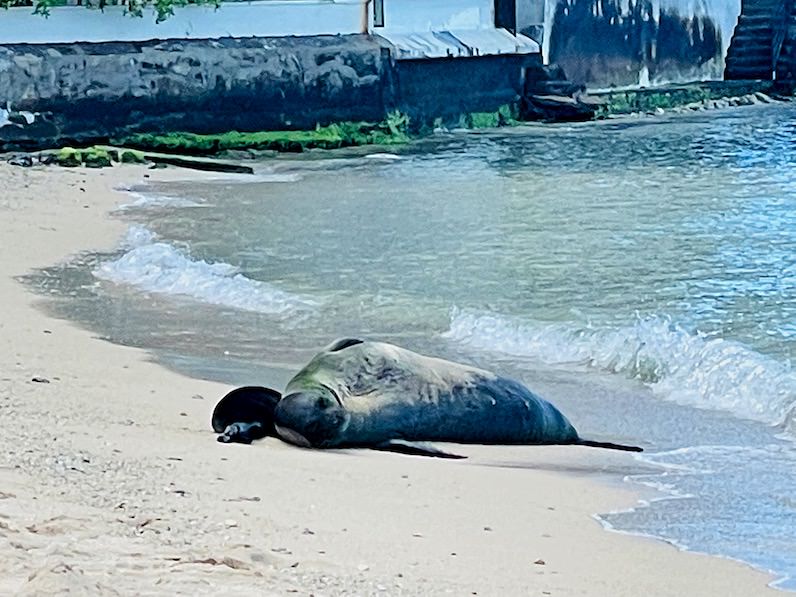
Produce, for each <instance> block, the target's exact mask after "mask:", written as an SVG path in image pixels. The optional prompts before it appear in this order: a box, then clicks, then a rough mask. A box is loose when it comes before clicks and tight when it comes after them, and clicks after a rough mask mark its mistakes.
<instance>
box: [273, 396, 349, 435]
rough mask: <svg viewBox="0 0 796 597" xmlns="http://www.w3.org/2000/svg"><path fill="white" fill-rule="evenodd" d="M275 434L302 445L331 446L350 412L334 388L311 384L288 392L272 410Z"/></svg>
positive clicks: (344, 426) (343, 426)
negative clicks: (303, 388) (296, 390)
mask: <svg viewBox="0 0 796 597" xmlns="http://www.w3.org/2000/svg"><path fill="white" fill-rule="evenodd" d="M274 419H275V423H276V424H275V427H276V432H277V434H278V435H279V436H280V437H281V438H282V439H283V440H285V441H287V442H290V443H291V444H295V445H297V446H302V447H304V448H325V447H331V446H333V445H334V444H335V441H336V440H337V439H338V438H339V436H340V434H341V433H342V432H343V431H345V428H346V427H348V422H349V415H348V413H347V412H346V410H345V408H343V404H342V402H341V401H340V399H339V397H338V396H337V395H336V394H335V393H334V391H333V390H331V389H330V388H327V387H321V388H317V389H316V388H313V389H307V390H302V391H301V392H295V393H293V394H288V395H287V396H285V397H284V398H282V400H280V401H279V404H277V406H276V411H275V413H274Z"/></svg>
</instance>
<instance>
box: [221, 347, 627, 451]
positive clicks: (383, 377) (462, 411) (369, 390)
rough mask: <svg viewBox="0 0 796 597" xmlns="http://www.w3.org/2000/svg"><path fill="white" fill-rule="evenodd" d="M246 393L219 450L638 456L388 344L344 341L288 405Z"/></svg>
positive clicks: (538, 402) (311, 366)
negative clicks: (271, 444) (608, 452)
mask: <svg viewBox="0 0 796 597" xmlns="http://www.w3.org/2000/svg"><path fill="white" fill-rule="evenodd" d="M276 396H278V392H276V391H275V390H269V389H267V388H258V387H247V388H238V389H236V390H233V391H232V392H230V393H229V394H227V395H226V396H225V397H224V398H222V399H221V401H220V402H219V403H218V405H217V406H216V409H215V411H214V413H213V429H214V430H215V431H216V432H218V433H220V434H221V435H220V436H219V441H224V442H243V443H250V442H251V441H252V440H253V439H259V438H260V437H263V436H265V435H274V436H276V437H279V438H281V439H283V440H284V441H287V442H289V443H292V444H295V445H298V446H302V447H306V448H371V449H379V450H390V451H396V452H403V453H409V454H420V455H427V456H438V457H449V458H457V457H458V456H456V455H454V454H448V453H446V452H442V451H441V450H438V449H437V448H435V447H433V446H431V445H428V444H425V443H422V442H426V441H441V442H452V443H461V444H567V445H582V446H592V447H599V448H610V449H616V450H626V451H633V452H640V451H641V448H638V447H636V446H624V445H621V444H613V443H607V442H596V441H590V440H585V439H582V438H581V437H580V436H579V435H578V432H577V431H576V430H575V428H574V427H573V426H572V424H571V423H570V422H569V420H567V418H566V417H565V416H564V415H563V414H562V413H561V412H560V411H559V410H558V409H557V408H556V407H555V406H553V405H552V404H550V403H549V402H548V401H546V400H544V399H543V398H540V397H539V396H537V395H536V394H534V393H533V392H531V391H530V390H529V389H528V388H526V387H525V386H524V385H522V384H521V383H519V382H517V381H514V380H512V379H509V378H506V377H501V376H498V375H496V374H494V373H491V372H489V371H486V370H483V369H478V368H475V367H470V366H467V365H462V364H459V363H454V362H451V361H446V360H443V359H439V358H434V357H428V356H424V355H421V354H418V353H415V352H412V351H410V350H407V349H405V348H401V347H399V346H395V345H393V344H387V343H385V342H365V341H362V340H357V339H353V338H347V339H343V340H338V341H336V342H334V343H333V344H331V345H330V346H328V347H327V348H326V349H324V350H323V351H322V352H320V353H319V354H318V355H316V356H315V357H314V358H313V359H312V360H311V361H310V362H309V363H308V364H307V366H306V367H304V368H303V369H302V370H301V371H299V372H298V373H297V374H296V375H295V376H294V377H293V379H291V380H290V381H289V382H288V384H287V387H286V389H285V393H284V395H283V396H282V397H281V399H275V398H276Z"/></svg>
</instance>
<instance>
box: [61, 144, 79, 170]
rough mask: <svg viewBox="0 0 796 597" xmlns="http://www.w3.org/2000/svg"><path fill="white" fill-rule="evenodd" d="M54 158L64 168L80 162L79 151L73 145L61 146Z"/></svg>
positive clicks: (72, 166)
mask: <svg viewBox="0 0 796 597" xmlns="http://www.w3.org/2000/svg"><path fill="white" fill-rule="evenodd" d="M55 159H56V161H57V162H58V165H59V166H63V167H64V168H75V167H77V166H79V165H80V164H81V160H80V152H79V151H78V150H77V149H75V148H73V147H63V148H61V150H60V151H59V152H58V154H57V155H56V158H55Z"/></svg>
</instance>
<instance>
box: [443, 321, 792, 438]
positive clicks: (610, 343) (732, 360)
mask: <svg viewBox="0 0 796 597" xmlns="http://www.w3.org/2000/svg"><path fill="white" fill-rule="evenodd" d="M443 336H444V337H445V338H447V339H448V340H451V341H453V342H456V343H458V344H460V345H462V346H465V347H469V348H472V349H476V350H480V351H488V352H496V353H500V354H505V355H509V356H515V357H521V358H529V359H533V360H536V361H540V362H542V363H545V364H548V365H554V366H567V365H569V366H573V365H574V366H579V367H591V368H596V369H600V370H604V371H609V372H612V373H619V374H623V375H625V376H627V377H630V378H634V379H638V380H640V381H642V382H644V383H645V384H647V385H648V386H649V387H650V388H652V390H653V391H654V392H655V393H656V394H658V395H660V396H662V397H664V398H666V399H669V400H673V401H675V402H678V403H681V404H688V405H692V406H696V407H698V408H709V409H716V410H724V411H729V412H732V413H734V414H736V415H738V416H741V417H744V418H748V419H753V420H757V421H762V422H764V423H767V424H770V425H780V426H782V427H783V429H784V430H785V431H786V432H794V431H796V429H794V427H796V425H794V417H795V416H796V372H794V371H793V369H792V368H791V366H790V365H789V364H787V363H782V362H780V361H777V360H776V359H774V358H772V357H770V356H767V355H764V354H761V353H758V352H755V351H754V350H752V349H751V348H749V347H747V346H744V345H743V344H741V343H738V342H734V341H730V340H724V339H722V338H716V337H709V336H707V335H705V334H701V333H691V332H689V331H687V330H685V329H683V328H682V327H681V326H678V325H677V324H676V323H674V322H672V321H671V319H669V318H666V317H647V318H639V319H638V320H637V321H635V323H633V324H632V325H629V326H627V327H621V328H618V329H611V328H603V329H600V328H594V327H591V326H582V327H577V326H575V325H569V324H548V323H534V322H526V321H517V320H513V319H511V318H507V317H503V316H501V315H497V314H484V313H475V312H468V311H463V310H459V309H454V310H453V311H452V314H451V324H450V329H449V330H448V331H447V332H445V333H444V334H443Z"/></svg>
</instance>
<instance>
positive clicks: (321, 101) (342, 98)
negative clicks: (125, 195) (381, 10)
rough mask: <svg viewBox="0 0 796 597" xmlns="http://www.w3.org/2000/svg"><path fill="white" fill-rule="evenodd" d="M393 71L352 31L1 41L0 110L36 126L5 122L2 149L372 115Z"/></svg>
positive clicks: (378, 50)
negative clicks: (213, 37) (129, 39)
mask: <svg viewBox="0 0 796 597" xmlns="http://www.w3.org/2000/svg"><path fill="white" fill-rule="evenodd" d="M390 68H391V64H390V58H389V49H388V48H387V47H385V45H383V44H382V43H380V42H379V41H378V40H377V39H376V38H370V37H367V36H359V35H344V36H316V37H284V38H249V39H232V38H226V39H218V40H191V41H188V40H180V41H162V42H135V43H132V42H125V43H100V44H86V43H76V44H54V45H46V46H45V45H3V46H0V106H6V105H10V106H11V107H12V109H13V110H14V111H16V112H17V113H18V114H19V113H20V112H27V114H24V117H25V119H26V120H28V121H30V120H31V119H32V122H23V119H22V118H19V117H18V118H16V119H13V120H15V122H10V123H9V122H8V121H7V119H6V126H1V127H0V145H5V146H6V147H10V146H14V145H16V146H18V147H26V146H31V147H32V146H41V145H43V144H47V143H52V144H62V143H64V142H66V141H71V142H75V143H87V142H92V141H96V140H102V139H105V138H107V137H108V136H109V135H119V134H123V133H125V132H128V131H133V130H134V131H166V130H187V131H193V132H197V133H209V132H219V131H224V130H268V129H285V128H312V127H313V126H315V124H316V123H318V122H329V121H334V120H361V119H365V120H379V119H381V118H382V117H383V116H384V113H385V103H386V101H387V100H388V98H385V93H389V89H388V88H385V84H384V82H385V80H389V79H390V76H389V73H387V72H385V71H388V70H389V69H390ZM1 118H2V113H0V119H1ZM0 124H1V123H0Z"/></svg>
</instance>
